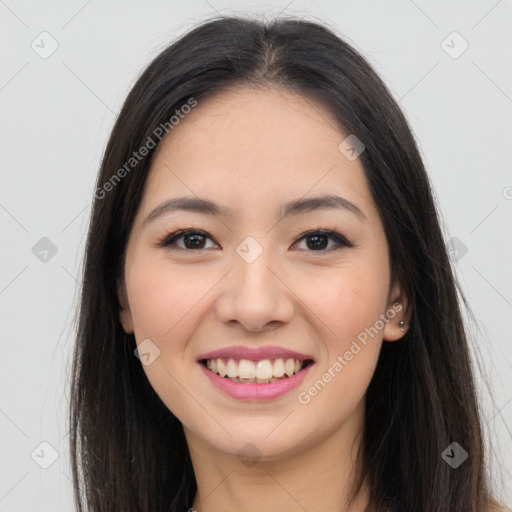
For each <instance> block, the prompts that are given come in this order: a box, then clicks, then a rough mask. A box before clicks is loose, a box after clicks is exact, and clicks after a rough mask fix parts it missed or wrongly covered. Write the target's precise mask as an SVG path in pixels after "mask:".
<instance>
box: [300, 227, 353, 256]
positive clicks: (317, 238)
mask: <svg viewBox="0 0 512 512" xmlns="http://www.w3.org/2000/svg"><path fill="white" fill-rule="evenodd" d="M300 241H305V242H306V249H309V250H312V251H316V252H318V251H324V250H330V249H337V248H340V247H353V246H352V244H351V243H350V242H348V241H347V240H346V239H345V238H343V237H342V236H341V235H340V234H339V233H336V232H335V231H329V230H326V229H317V230H315V231H309V232H308V233H305V234H304V235H302V236H301V237H300V238H299V239H298V240H297V242H294V244H293V245H294V246H295V245H297V243H298V242H300ZM329 241H334V242H335V247H329V248H328V245H329Z"/></svg>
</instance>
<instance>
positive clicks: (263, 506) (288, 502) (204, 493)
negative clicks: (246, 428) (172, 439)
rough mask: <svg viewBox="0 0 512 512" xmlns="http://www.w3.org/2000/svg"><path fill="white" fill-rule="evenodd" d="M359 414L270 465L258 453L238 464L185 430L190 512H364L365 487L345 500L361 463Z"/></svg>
mask: <svg viewBox="0 0 512 512" xmlns="http://www.w3.org/2000/svg"><path fill="white" fill-rule="evenodd" d="M363 414H364V405H363V406H362V407H360V408H358V409H357V410H356V411H354V414H352V415H351V416H350V417H349V418H348V419H347V420H346V421H345V422H344V423H343V425H341V426H338V428H337V429H336V430H335V431H333V432H331V433H330V435H329V436H325V437H323V438H322V439H321V440H319V441H316V442H311V443H307V440H305V442H304V443H303V447H302V449H300V448H299V447H298V448H297V450H294V452H293V454H284V455H280V456H279V457H277V456H274V457H272V460H269V457H265V456H264V454H263V455H262V457H261V458H260V459H258V460H256V459H254V460H252V461H251V460H248V461H242V460H241V459H240V458H238V457H237V456H236V455H233V454H229V453H226V452H223V451H219V450H217V449H216V448H215V447H214V446H212V445H211V444H210V443H208V442H207V441H205V440H204V439H201V438H198V437H196V436H195V434H194V433H192V432H191V431H190V430H188V429H186V428H185V433H186V437H187V443H188V446H189V451H190V456H191V460H192V465H193V467H194V473H195V477H196V482H197V494H196V496H195V499H194V503H193V509H194V510H195V511H197V512H218V511H219V510H225V509H229V510H237V511H238V512H256V511H258V512H259V511H261V510H268V511H282V510H286V511H295V510H296V511H303V510H332V511H336V512H364V511H365V510H366V506H367V504H368V489H367V488H366V486H364V485H363V487H362V489H361V491H360V492H359V494H358V495H357V496H356V497H355V499H354V500H353V501H352V502H351V500H350V499H351V497H352V496H351V491H352V485H353V483H354V475H355V474H356V465H357V464H358V463H359V462H360V460H359V454H360V452H359V448H360V445H361V432H362V425H363ZM191 512H192V511H191Z"/></svg>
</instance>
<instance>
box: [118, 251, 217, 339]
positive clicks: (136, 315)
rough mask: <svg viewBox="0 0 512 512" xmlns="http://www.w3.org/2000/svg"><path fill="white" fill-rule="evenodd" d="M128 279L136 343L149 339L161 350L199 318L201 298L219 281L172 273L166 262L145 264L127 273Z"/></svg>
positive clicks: (188, 272) (140, 263) (138, 264)
mask: <svg viewBox="0 0 512 512" xmlns="http://www.w3.org/2000/svg"><path fill="white" fill-rule="evenodd" d="M126 279H127V290H128V297H129V301H130V310H131V312H132V318H133V323H134V328H135V336H136V338H137V340H138V339H139V338H141V339H142V338H150V339H154V340H155V341H156V340H158V342H159V345H160V344H162V346H165V345H166V344H168V340H169V339H177V336H176V333H177V331H179V330H181V329H182V328H183V326H184V325H186V324H187V323H188V322H190V319H191V318H192V317H194V315H197V314H198V311H200V309H201V302H200V298H201V297H203V296H204V295H205V294H207V292H208V290H209V289H211V288H212V286H213V285H214V284H215V282H216V280H217V279H216V278H215V276H212V275H210V276H204V278H201V277H200V276H199V277H197V276H194V275H191V272H190V271H187V272H183V271H179V269H178V270H177V269H175V268H174V269H173V268H171V267H170V266H169V265H168V264H167V265H166V264H165V262H164V263H161V262H157V263H154V264H150V262H146V263H144V261H143V260H139V261H138V262H136V264H135V265H133V266H132V267H131V268H130V270H129V271H127V278H126Z"/></svg>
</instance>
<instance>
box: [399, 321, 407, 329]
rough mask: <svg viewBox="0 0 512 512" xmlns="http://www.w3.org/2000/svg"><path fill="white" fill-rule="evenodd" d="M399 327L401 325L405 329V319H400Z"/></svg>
mask: <svg viewBox="0 0 512 512" xmlns="http://www.w3.org/2000/svg"><path fill="white" fill-rule="evenodd" d="M398 327H400V329H401V330H402V331H405V322H404V321H403V320H400V322H398Z"/></svg>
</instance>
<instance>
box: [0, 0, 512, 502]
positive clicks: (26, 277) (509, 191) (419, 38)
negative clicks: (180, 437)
mask: <svg viewBox="0 0 512 512" xmlns="http://www.w3.org/2000/svg"><path fill="white" fill-rule="evenodd" d="M216 11H217V12H220V13H222V14H230V13H232V12H233V11H236V12H240V11H252V12H259V13H266V14H267V15H277V14H279V13H280V12H282V11H284V12H286V13H288V14H296V15H300V16H306V17H315V18H316V19H317V20H319V21H327V22H328V23H330V25H331V26H332V27H334V28H335V29H337V30H339V32H340V33H341V34H342V35H344V36H345V37H346V39H347V40H348V41H349V42H351V43H352V44H353V45H354V46H355V47H356V48H358V49H359V50H361V51H362V52H363V54H364V55H365V56H366V57H367V58H368V59H369V61H370V62H371V63H372V64H373V65H374V67H375V69H376V70H377V72H378V73H380V75H381V76H382V77H383V79H384V80H385V82H386V83H387V84H388V86H389V87H390V89H391V91H392V93H393V94H394V97H395V98H396V99H397V100H398V101H399V104H400V105H401V106H402V108H403V109H404V111H405V113H406V116H407V118H408V119H409V121H410V123H411V126H412V128H413V130H414V132H415V135H416V137H417V140H418V142H419V145H420V147H421V150H422V153H423V155H424V158H425V163H426V165H427V169H428V172H429V175H430V177H431V180H432V183H433V186H434V189H435V192H436V196H437V198H438V201H439V204H440V210H441V212H442V215H443V218H444V222H445V227H444V229H445V236H446V241H447V243H449V241H450V240H451V239H452V237H457V238H458V239H459V240H460V242H461V243H462V244H464V246H465V247H466V248H467V253H466V254H464V255H463V256H462V257H460V256H461V255H462V252H459V257H460V259H458V261H456V258H455V257H454V262H453V264H454V267H455V269H456V272H457V275H458V276H459V278H460V280H461V282H462V285H463V288H464V291H465V292H466V294H467V296H468V299H469V302H470V306H471V307H472V309H473V311H474V313H475V315H476V317H477V320H478V328H479V331H475V345H476V346H477V347H478V352H479V354H480V357H481V359H482V362H483V367H484V368H483V369H484V371H485V378H486V379H487V380H488V382H489V383H490V387H491V393H490V392H489V390H488V389H487V388H486V386H484V385H483V384H481V385H480V390H481V395H482V398H483V401H484V410H483V414H484V418H485V423H486V432H487V433H488V437H489V439H490V440H491V441H492V446H493V449H494V451H495V452H496V454H497V457H496V461H495V463H494V466H493V468H494V469H493V472H494V476H495V477H496V480H497V484H498V486H499V488H500V489H501V490H502V499H503V500H504V501H505V502H506V503H508V504H510V503H512V492H511V487H512V477H511V473H512V471H511V469H512V463H511V460H512V458H511V457H512V448H511V444H512V443H511V436H510V431H511V428H510V427H511V425H512V344H511V336H510V328H511V318H512V272H511V265H510V264H511V261H512V241H511V236H510V235H511V232H512V231H511V224H512V223H511V219H512V173H511V163H512V162H511V161H512V151H511V147H510V146H511V141H512V133H511V131H512V130H511V118H512V116H511V114H512V73H511V63H512V60H511V56H512V55H511V54H512V30H511V27H512V24H511V22H512V3H511V1H510V0H501V1H496V0H481V1H471V2H468V1H462V0H458V1H452V2H449V3H448V2H443V1H441V0H435V1H429V2H427V1H425V0H423V1H421V0H416V1H412V0H401V1H388V0H386V1H361V0H353V1H346V0H344V1H338V2H334V1H326V0H322V1H300V0H295V1H292V2H289V1H286V2H271V3H266V4H260V5H258V4H257V3H256V2H252V3H251V2H234V1H231V2H229V1H226V0H211V1H205V0H186V1H182V0H180V1H175V2H162V1H156V0H152V1H146V2H127V1H112V0H111V1H103V2H100V1H98V0H89V1H84V0H72V1H67V2H64V1H63V0H61V1H51V2H50V1H47V2H36V1H33V0H32V1H26V2H22V1H20V0H0V16H1V18H0V23H1V28H0V38H1V42H2V50H1V51H2V53H1V55H2V66H1V68H0V101H1V108H2V123H1V140H0V144H1V146H0V155H1V163H2V167H1V168H2V173H3V175H2V181H1V183H2V186H1V189H0V223H1V229H2V239H1V242H2V246H1V247H2V250H1V253H0V269H1V270H0V308H1V312H2V317H1V323H0V329H1V343H2V348H1V350H2V352H1V354H2V357H1V358H0V365H1V366H0V392H1V395H0V432H1V445H0V449H1V455H0V460H1V462H0V511H1V512H14V511H27V512H28V511H37V512H43V511H52V512H56V511H61V510H62V511H64V510H67V511H69V510H72V509H73V506H72V494H71V485H70V479H69V474H70V470H69V467H68V461H69V457H68V446H67V441H68V438H67V425H66V414H67V403H68V390H67V385H68V377H67V375H68V371H69V354H70V350H71V347H72V343H73V339H72V336H71V333H72V323H71V322H72V318H73V304H74V301H75V300H76V297H75V293H76V292H75V287H76V285H77V282H78V279H79V266H80V261H81V257H82V252H83V248H84V238H85V229H86V226H87V222H88V215H89V213H90V208H89V204H90V200H91V198H92V193H93V188H94V180H95V176H96V173H97V169H98V166H99V162H100V158H101V155H102V152H103V150H104V147H105V143H106V139H107V137H108V134H109V131H110V129H111V127H112V125H113V123H114V120H115V117H116V114H117V112H118V111H119V108H120V106H121V103H122V101H123V99H124V97H125V95H126V93H127V92H128V90H129V88H130V87H131V85H132V84H133V82H134V79H135V78H136V77H137V76H138V74H139V73H140V72H141V70H142V68H143V66H144V65H145V64H146V63H148V62H149V60H150V59H151V58H153V57H154V56H156V54H157V53H158V51H159V50H160V49H161V48H163V46H164V45H166V44H167V43H168V42H170V41H171V40H173V39H175V38H176V37H177V36H178V35H181V34H183V33H184V32H185V31H187V30H189V29H190V28H191V27H192V26H193V25H194V24H195V23H196V22H197V21H200V20H203V19H205V18H207V17H209V15H211V14H215V12H216ZM44 31H46V32H48V33H49V34H51V36H47V35H43V36H40V34H41V33H42V32H44ZM454 31H456V32H458V33H459V34H460V36H461V38H463V39H461V38H460V37H459V36H457V35H453V34H452V32H454ZM451 34H452V35H451ZM448 36H449V37H448ZM52 38H53V39H54V40H55V41H56V42H57V43H58V48H57V49H56V51H55V52H54V53H53V54H52V55H50V56H49V57H47V58H45V59H43V58H42V57H41V56H40V54H41V53H44V52H49V51H50V50H51V44H55V43H52ZM447 38H448V39H447ZM464 40H465V41H466V42H467V43H468V44H469V46H468V48H467V50H466V51H464V53H462V54H461V55H458V53H459V52H460V51H461V50H462V49H463V48H464V44H465V43H464ZM443 41H445V43H443ZM32 44H33V45H34V46H35V48H37V52H36V51H35V50H34V49H33V48H32V47H31V45H32ZM38 52H39V53H38ZM450 53H451V55H450ZM43 56H46V55H43ZM454 56H457V58H454ZM43 237H48V238H49V239H50V240H51V241H52V243H53V244H55V246H56V247H57V249H58V252H57V253H56V254H55V255H53V256H52V255H51V253H49V254H48V255H47V260H48V261H46V262H42V261H40V259H38V258H37V257H36V255H35V254H34V253H33V252H32V248H33V247H34V245H35V244H36V243H37V242H38V241H39V240H40V239H41V238H43ZM459 245H460V244H459ZM36 252H37V251H36ZM43 256H44V253H43V254H40V257H43ZM449 342H450V340H446V343H449ZM491 395H492V396H491ZM454 441H457V440H454ZM41 442H47V443H49V444H50V445H51V447H53V448H51V447H49V446H48V445H42V446H40V443H41ZM34 450H35V452H34ZM52 450H55V453H53V451H52ZM31 454H33V457H34V459H33V458H31ZM52 456H53V457H57V458H56V460H55V462H54V463H53V464H51V465H50V466H49V467H48V469H42V468H41V467H40V464H43V465H45V464H49V463H50V462H52ZM35 460H36V461H37V462H38V463H36V462H35ZM418 464H421V461H418Z"/></svg>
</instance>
